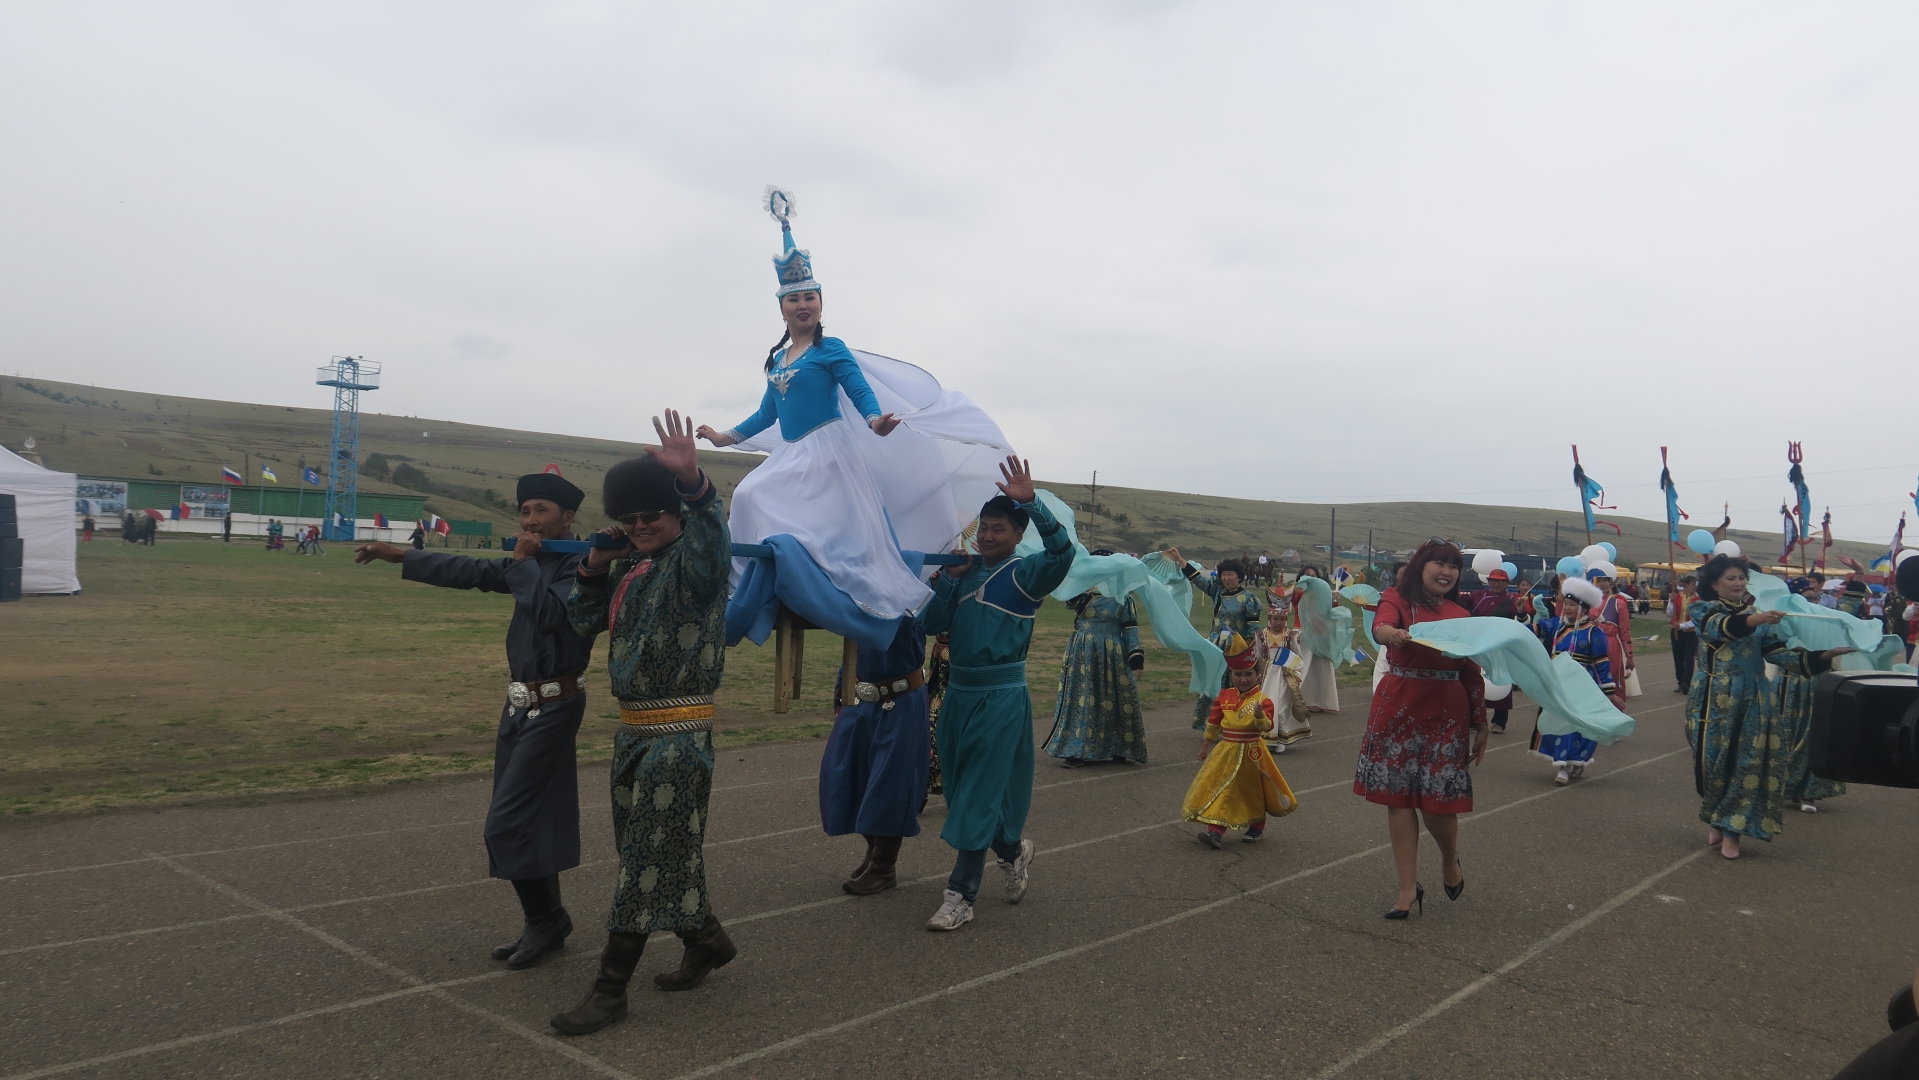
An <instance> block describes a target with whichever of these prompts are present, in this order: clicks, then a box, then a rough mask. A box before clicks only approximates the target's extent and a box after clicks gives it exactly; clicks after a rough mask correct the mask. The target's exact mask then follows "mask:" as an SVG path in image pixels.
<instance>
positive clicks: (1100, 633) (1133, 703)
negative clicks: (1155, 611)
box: [1046, 595, 1146, 765]
mask: <svg viewBox="0 0 1919 1080" xmlns="http://www.w3.org/2000/svg"><path fill="white" fill-rule="evenodd" d="M1139 651H1140V647H1139V621H1138V616H1136V615H1135V614H1134V612H1133V600H1132V597H1127V598H1126V599H1124V600H1115V599H1113V598H1112V597H1110V596H1098V595H1095V596H1093V597H1091V598H1090V599H1088V600H1087V601H1086V603H1085V604H1084V606H1082V607H1081V608H1080V611H1079V615H1078V617H1077V618H1075V619H1074V620H1073V636H1072V637H1071V638H1069V639H1068V640H1067V642H1066V656H1065V659H1064V660H1063V661H1062V662H1061V664H1060V672H1059V703H1058V705H1056V706H1055V707H1054V709H1053V732H1052V734H1051V735H1050V736H1048V737H1047V740H1046V753H1047V754H1048V755H1049V756H1051V757H1056V758H1079V759H1081V760H1085V761H1109V760H1112V759H1114V758H1124V759H1126V760H1127V761H1137V762H1139V763H1140V764H1142V765H1143V764H1145V763H1146V724H1145V720H1144V718H1143V717H1141V715H1140V711H1139V683H1138V681H1137V680H1136V679H1135V678H1134V676H1133V671H1132V669H1131V668H1129V667H1127V666H1126V659H1127V657H1128V656H1131V655H1132V654H1133V653H1136V652H1139Z"/></svg>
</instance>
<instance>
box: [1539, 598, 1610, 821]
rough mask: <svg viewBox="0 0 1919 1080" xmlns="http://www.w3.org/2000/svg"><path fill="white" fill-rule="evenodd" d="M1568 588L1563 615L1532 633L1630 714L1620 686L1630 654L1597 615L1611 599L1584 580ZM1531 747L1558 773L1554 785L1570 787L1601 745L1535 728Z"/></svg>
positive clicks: (1572, 734) (1572, 733) (1574, 735)
mask: <svg viewBox="0 0 1919 1080" xmlns="http://www.w3.org/2000/svg"><path fill="white" fill-rule="evenodd" d="M1564 590H1565V595H1564V596H1562V597H1561V599H1560V602H1559V614H1558V615H1555V616H1552V617H1551V618H1546V619H1541V620H1539V624H1538V625H1537V626H1535V627H1534V628H1533V632H1534V633H1536V634H1538V635H1539V638H1540V640H1541V641H1543V642H1544V643H1545V645H1546V651H1547V652H1552V653H1562V652H1563V653H1566V654H1568V655H1569V656H1571V657H1572V658H1573V659H1574V660H1577V661H1579V664H1580V666H1581V667H1583V668H1585V669H1586V674H1588V675H1591V676H1592V677H1593V682H1595V683H1598V684H1599V688H1600V689H1601V690H1603V691H1605V692H1606V696H1607V697H1609V698H1611V699H1612V703H1613V704H1614V705H1616V706H1618V707H1619V711H1620V712H1625V711H1626V695H1625V691H1624V689H1623V688H1622V687H1621V686H1620V683H1619V678H1620V672H1623V671H1625V670H1626V658H1625V650H1624V649H1623V648H1621V646H1620V643H1619V635H1618V634H1617V633H1616V632H1615V630H1614V627H1613V625H1612V624H1611V623H1609V622H1606V621H1604V620H1602V619H1599V618H1598V617H1596V616H1595V614H1594V611H1595V609H1597V608H1598V607H1600V606H1601V605H1602V604H1604V603H1605V601H1606V595H1605V593H1604V592H1602V591H1601V590H1600V588H1599V586H1597V585H1594V584H1593V583H1592V582H1589V581H1582V580H1580V579H1579V578H1567V579H1566V580H1565V582H1564ZM1532 748H1533V752H1534V753H1536V754H1538V755H1539V756H1541V757H1543V758H1545V759H1546V760H1547V761H1550V762H1552V763H1553V766H1554V767H1555V768H1557V769H1558V770H1559V771H1558V773H1557V774H1556V775H1554V777H1553V783H1555V784H1560V785H1565V784H1567V783H1570V782H1572V781H1573V780H1577V779H1579V777H1580V776H1581V775H1583V774H1584V773H1585V771H1586V766H1588V765H1590V764H1592V760H1593V755H1594V753H1595V752H1597V751H1598V749H1599V744H1598V743H1597V742H1595V741H1593V740H1592V739H1590V738H1588V737H1587V736H1585V735H1582V734H1580V733H1579V732H1577V731H1569V732H1567V733H1566V734H1564V735H1545V734H1542V733H1540V732H1539V730H1538V729H1537V728H1535V729H1534V731H1533V745H1532Z"/></svg>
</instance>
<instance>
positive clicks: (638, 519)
mask: <svg viewBox="0 0 1919 1080" xmlns="http://www.w3.org/2000/svg"><path fill="white" fill-rule="evenodd" d="M672 512H673V511H671V510H635V511H634V512H632V513H630V514H621V515H620V516H619V517H617V518H614V519H613V520H615V521H617V522H619V523H620V524H622V525H624V526H626V527H627V528H629V529H630V528H632V527H633V526H635V525H651V524H653V523H654V522H656V521H658V520H660V517H661V516H662V515H664V514H670V513H672Z"/></svg>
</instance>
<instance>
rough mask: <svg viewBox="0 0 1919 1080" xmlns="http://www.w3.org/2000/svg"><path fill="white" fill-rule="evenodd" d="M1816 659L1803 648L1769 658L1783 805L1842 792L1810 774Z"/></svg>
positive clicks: (1840, 787)
mask: <svg viewBox="0 0 1919 1080" xmlns="http://www.w3.org/2000/svg"><path fill="white" fill-rule="evenodd" d="M1887 636H1888V637H1891V635H1890V634H1888V635H1887ZM1893 640H1894V641H1897V640H1899V639H1898V638H1893ZM1817 657H1818V654H1817V653H1810V652H1807V651H1806V650H1804V649H1787V650H1785V651H1784V652H1781V653H1774V654H1773V656H1772V662H1773V663H1774V664H1775V665H1777V666H1778V668H1779V677H1778V678H1776V679H1774V680H1773V681H1772V690H1773V707H1774V708H1775V709H1777V710H1778V712H1779V740H1780V741H1781V742H1782V743H1784V744H1785V746H1784V749H1785V754H1786V764H1785V773H1786V801H1787V802H1793V803H1798V802H1814V801H1817V800H1819V799H1830V798H1832V797H1833V796H1835V795H1844V794H1845V793H1846V785H1844V784H1841V783H1838V782H1836V781H1832V780H1821V779H1820V778H1819V777H1817V776H1814V775H1812V683H1813V680H1814V679H1815V678H1817V677H1818V676H1819V674H1820V670H1821V666H1820V664H1819V663H1818V660H1817Z"/></svg>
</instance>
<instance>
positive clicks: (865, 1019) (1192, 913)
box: [674, 749, 1702, 1080]
mask: <svg viewBox="0 0 1919 1080" xmlns="http://www.w3.org/2000/svg"><path fill="white" fill-rule="evenodd" d="M1686 752H1687V751H1686V750H1684V749H1680V750H1672V751H1668V752H1667V753H1664V754H1659V755H1657V756H1654V757H1649V758H1642V759H1641V760H1639V761H1635V762H1633V763H1632V764H1630V765H1621V766H1620V767H1619V768H1616V769H1610V770H1608V771H1606V772H1604V773H1601V774H1599V775H1597V776H1594V777H1593V778H1592V780H1590V781H1588V784H1591V783H1597V782H1598V781H1601V780H1604V779H1605V778H1606V777H1609V776H1616V775H1618V774H1619V773H1622V772H1626V771H1627V770H1630V769H1637V768H1639V767H1640V766H1642V765H1650V764H1652V763H1654V762H1657V761H1664V760H1665V759H1667V758H1669V757H1672V756H1674V755H1675V754H1683V753H1686ZM1322 790H1323V789H1322ZM1574 790H1578V789H1576V788H1570V787H1564V788H1561V787H1555V788H1549V789H1547V790H1545V791H1542V792H1540V793H1539V794H1537V795H1528V796H1526V797H1525V798H1523V799H1515V800H1513V801H1512V802H1509V803H1506V804H1504V805H1501V806H1496V807H1494V808H1492V809H1491V810H1486V811H1482V812H1480V813H1477V814H1475V815H1473V816H1472V817H1470V818H1465V817H1462V819H1461V820H1460V824H1461V825H1467V824H1471V823H1472V822H1475V821H1484V820H1485V819H1486V818H1488V817H1491V816H1493V815H1494V814H1499V813H1502V812H1504V811H1507V810H1511V809H1513V808H1515V807H1519V806H1524V805H1526V804H1528V803H1533V802H1537V801H1539V800H1540V799H1549V798H1552V797H1553V796H1555V795H1561V794H1564V793H1565V792H1568V791H1574ZM1134 831H1144V830H1134ZM1390 850H1392V845H1391V844H1390V843H1387V844H1378V845H1376V846H1373V847H1369V848H1366V849H1364V850H1362V851H1356V852H1353V853H1352V854H1350V855H1344V856H1341V857H1340V858H1337V859H1333V860H1332V861H1330V862H1324V863H1321V864H1319V865H1318V866H1314V867H1309V868H1308V869H1305V870H1299V871H1296V872H1294V873H1291V874H1288V875H1286V876H1285V877H1282V878H1278V879H1276V880H1273V881H1269V882H1267V883H1266V884H1264V885H1257V886H1254V887H1253V888H1250V889H1247V890H1246V891H1244V892H1240V893H1235V894H1234V895H1232V896H1227V897H1222V898H1221V899H1218V900H1214V901H1211V902H1209V903H1205V904H1200V905H1198V906H1197V907H1192V908H1188V909H1186V910H1185V911H1181V912H1178V913H1176V914H1173V915H1168V916H1167V917H1165V918H1163V919H1158V920H1155V921H1153V922H1150V923H1145V924H1143V925H1141V926H1136V927H1133V928H1132V929H1130V930H1122V931H1120V932H1119V933H1117V934H1113V935H1110V936H1108V937H1104V938H1100V939H1099V940H1097V941H1089V942H1086V943H1085V944H1083V945H1074V946H1072V947H1070V948H1065V949H1060V950H1057V951H1055V952H1050V953H1047V954H1046V955H1044V956H1037V957H1034V958H1033V959H1031V960H1027V961H1025V962H1023V963H1019V964H1014V965H1013V966H1012V967H1007V968H1001V969H1000V970H998V971H994V972H989V973H988V974H985V975H981V976H979V977H978V978H974V979H968V980H966V981H965V982H959V983H954V984H953V985H951V986H947V987H943V988H941V989H939V990H935V991H933V992H932V993H930V994H922V995H920V996H919V997H916V998H911V999H909V1000H906V1001H902V1002H898V1003H896V1004H893V1005H888V1006H887V1007H885V1008H883V1009H877V1010H875V1011H873V1012H870V1013H867V1014H865V1015H863V1016H856V1017H853V1018H852V1019H850V1020H842V1021H840V1022H839V1023H837V1024H829V1025H827V1026H825V1027H820V1028H814V1029H813V1030H812V1031H805V1032H801V1033H800V1034H798V1035H794V1036H792V1037H791V1038H787V1039H782V1040H780V1041H779V1042H776V1043H771V1044H769V1045H766V1046H762V1047H760V1048H759V1049H757V1050H749V1051H747V1052H746V1053H744V1054H736V1055H734V1056H733V1057H730V1058H727V1059H725V1060H723V1061H717V1062H714V1063H713V1064H711V1065H708V1066H706V1067H704V1068H700V1069H695V1070H693V1071H692V1072H688V1073H682V1074H680V1075H679V1076H677V1077H675V1078H674V1080H698V1078H699V1077H704V1076H713V1075H716V1074H718V1073H721V1072H725V1071H726V1070H728V1069H731V1068H733V1067H734V1066H736V1065H744V1064H747V1063H748V1062H752V1061H758V1060H760V1059H761V1058H765V1057H771V1056H773V1055H775V1054H780V1053H783V1052H785V1051H787V1050H792V1049H795V1048H797V1047H800V1046H804V1045H806V1044H807V1043H810V1042H816V1041H818V1040H820V1039H824V1038H827V1037H828V1036H832V1035H837V1034H839V1033H840V1032H842V1031H848V1030H851V1029H853V1028H857V1027H863V1026H865V1025H867V1024H870V1023H872V1022H873V1021H875V1020H879V1019H883V1018H885V1017H888V1016H891V1015H893V1014H894V1013H897V1012H904V1011H905V1010H907V1009H912V1008H916V1007H918V1006H920V1005H924V1004H927V1003H929V1002H933V1001H938V1000H940V999H942V998H948V997H952V996H954V995H956V994H963V993H965V992H967V991H968V990H973V989H977V988H979V987H982V986H988V985H991V984H992V983H996V982H999V981H1001V980H1003V979H1009V978H1011V977H1013V976H1015V975H1020V974H1023V973H1025V972H1028V971H1032V970H1034V969H1036V968H1041V967H1044V966H1046V965H1048V964H1052V963H1055V962H1057V961H1060V960H1066V959H1070V958H1072V957H1075V956H1079V955H1081V954H1082V953H1087V952H1092V951H1094V950H1096V949H1102V948H1105V947H1106V946H1108V945H1112V944H1116V943H1118V942H1121V941H1125V940H1127V939H1129V938H1134V937H1138V936H1139V935H1141V934H1144V933H1148V932H1150V931H1153V930H1158V929H1160V928H1161V927H1166V926H1171V925H1173V924H1175V923H1180V922H1184V921H1186V920H1187V919H1192V918H1197V917H1198V916H1200V915H1204V914H1206V913H1208V912H1211V911H1215V910H1218V909H1219V908H1222V907H1225V906H1227V905H1228V904H1233V903H1237V902H1238V901H1241V900H1244V899H1247V898H1248V897H1252V896H1257V895H1259V894H1260V893H1263V892H1266V891H1268V890H1270V889H1276V888H1278V887H1280V886H1281V885H1287V884H1290V883H1292V882H1295V881H1299V880H1301V879H1303V878H1308V877H1312V876H1314V875H1316V874H1322V873H1325V872H1326V871H1328V870H1331V869H1333V868H1335V867H1339V866H1344V865H1345V864H1347V863H1350V862H1354V861H1356V860H1358V859H1363V858H1366V857H1367V856H1369V855H1377V854H1379V853H1380V852H1383V851H1390ZM1700 854H1702V853H1701V852H1694V853H1693V854H1692V855H1691V856H1688V859H1691V858H1696V857H1698V856H1699V855H1700ZM1679 865H1683V861H1682V863H1681V864H1679ZM1677 868H1678V866H1677V865H1676V866H1675V867H1674V868H1673V869H1677ZM1661 876H1663V875H1661ZM1656 880H1658V878H1657V877H1655V878H1653V879H1650V880H1648V881H1647V882H1645V883H1644V884H1645V885H1650V884H1651V883H1652V882H1653V881H1656ZM916 884H917V883H916ZM1633 895H1638V894H1637V892H1635V893H1633ZM1627 899H1630V897H1627ZM827 902H831V901H827ZM1621 902H1623V900H1622V901H1621ZM809 906H813V907H818V906H821V905H820V904H814V905H809ZM1608 910H1609V909H1608ZM1588 918H1590V916H1588ZM1582 925H1583V924H1582ZM1548 940H1549V941H1555V940H1558V939H1548Z"/></svg>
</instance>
